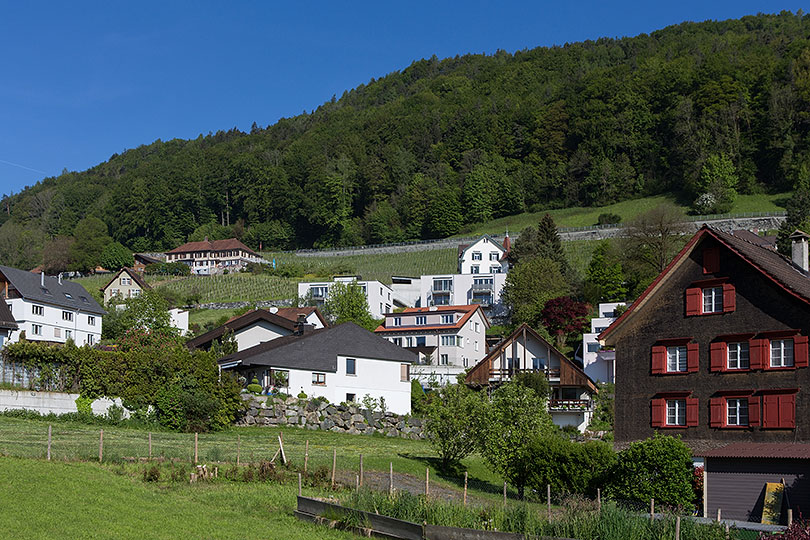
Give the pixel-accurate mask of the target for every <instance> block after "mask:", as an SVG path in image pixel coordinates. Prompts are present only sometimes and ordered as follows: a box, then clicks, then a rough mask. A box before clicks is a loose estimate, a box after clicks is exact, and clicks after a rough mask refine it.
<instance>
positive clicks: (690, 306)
mask: <svg viewBox="0 0 810 540" xmlns="http://www.w3.org/2000/svg"><path fill="white" fill-rule="evenodd" d="M702 308H703V292H702V291H701V290H700V289H699V288H697V287H692V288H689V289H686V316H687V317H691V316H692V315H700V314H701V313H702V312H703V309H702Z"/></svg>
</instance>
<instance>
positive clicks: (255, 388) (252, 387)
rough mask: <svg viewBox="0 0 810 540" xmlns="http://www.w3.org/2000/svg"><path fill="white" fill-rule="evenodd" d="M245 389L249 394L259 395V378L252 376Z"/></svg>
mask: <svg viewBox="0 0 810 540" xmlns="http://www.w3.org/2000/svg"><path fill="white" fill-rule="evenodd" d="M247 391H248V392H250V393H251V394H255V395H257V396H258V395H259V394H261V393H262V385H260V384H259V379H257V378H256V377H253V380H252V381H250V384H249V385H247Z"/></svg>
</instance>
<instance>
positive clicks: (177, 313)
mask: <svg viewBox="0 0 810 540" xmlns="http://www.w3.org/2000/svg"><path fill="white" fill-rule="evenodd" d="M169 317H170V318H171V322H170V324H171V325H172V327H173V328H177V329H178V330H180V335H181V336H185V335H186V334H188V311H187V310H184V309H177V308H174V309H170V310H169Z"/></svg>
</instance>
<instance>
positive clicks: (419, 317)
mask: <svg viewBox="0 0 810 540" xmlns="http://www.w3.org/2000/svg"><path fill="white" fill-rule="evenodd" d="M416 324H417V325H425V324H427V316H426V315H417V316H416Z"/></svg>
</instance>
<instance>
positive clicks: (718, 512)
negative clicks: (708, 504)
mask: <svg viewBox="0 0 810 540" xmlns="http://www.w3.org/2000/svg"><path fill="white" fill-rule="evenodd" d="M721 515H722V514H721V510H720V509H719V508H718V509H717V521H720V516H721Z"/></svg>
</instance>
